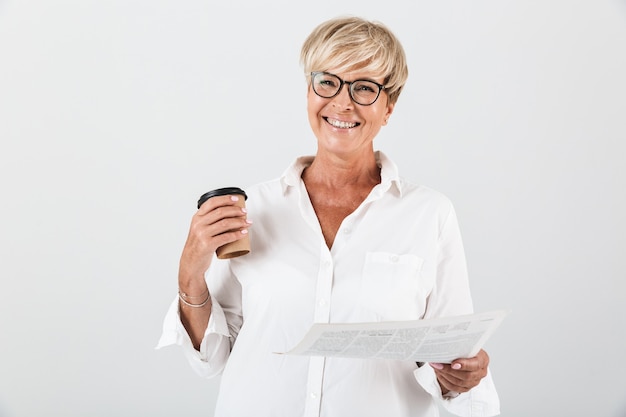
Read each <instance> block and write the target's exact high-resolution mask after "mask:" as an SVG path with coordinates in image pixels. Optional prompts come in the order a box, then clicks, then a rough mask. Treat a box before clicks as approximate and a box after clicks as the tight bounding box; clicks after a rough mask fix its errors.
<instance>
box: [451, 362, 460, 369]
mask: <svg viewBox="0 0 626 417" xmlns="http://www.w3.org/2000/svg"><path fill="white" fill-rule="evenodd" d="M452 369H461V364H460V363H453V364H452Z"/></svg>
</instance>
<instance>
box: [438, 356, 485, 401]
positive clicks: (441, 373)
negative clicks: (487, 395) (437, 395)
mask: <svg viewBox="0 0 626 417" xmlns="http://www.w3.org/2000/svg"><path fill="white" fill-rule="evenodd" d="M488 365H489V355H487V352H485V351H484V350H482V349H481V350H480V352H478V354H477V355H476V356H474V357H473V358H467V359H455V360H454V361H453V362H452V363H451V364H443V363H430V366H432V367H433V369H434V370H435V374H436V375H437V380H438V381H439V385H440V386H441V393H442V394H446V393H448V392H449V391H456V392H459V393H462V392H467V391H469V390H470V389H472V388H474V387H475V386H476V385H478V384H479V383H480V380H481V379H483V378H484V377H485V376H486V375H487V367H488Z"/></svg>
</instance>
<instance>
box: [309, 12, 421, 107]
mask: <svg viewBox="0 0 626 417" xmlns="http://www.w3.org/2000/svg"><path fill="white" fill-rule="evenodd" d="M300 63H301V65H302V66H303V68H304V72H305V75H306V76H307V80H308V82H310V81H311V80H310V75H311V72H312V71H327V70H329V69H331V68H332V69H333V70H335V71H337V72H348V71H355V70H363V71H370V72H372V73H373V74H374V75H375V76H377V77H378V76H380V77H381V78H383V79H384V82H383V83H384V85H385V91H386V92H387V95H388V97H389V102H390V103H392V104H394V103H395V102H396V101H397V100H398V97H399V96H400V92H401V91H402V87H403V86H404V84H405V83H406V80H407V77H408V75H409V71H408V67H407V63H406V56H405V54H404V48H403V47H402V44H401V43H400V41H399V40H398V39H397V38H396V36H395V35H394V34H393V33H392V32H391V31H390V30H389V29H388V28H387V27H386V26H384V25H383V24H382V23H380V22H374V21H369V20H365V19H362V18H359V17H351V16H348V17H337V18H334V19H331V20H328V21H326V22H323V23H321V24H320V25H319V26H317V27H316V28H315V29H314V30H313V32H311V34H310V35H309V36H308V38H307V39H306V40H305V41H304V44H303V45H302V50H301V52H300Z"/></svg>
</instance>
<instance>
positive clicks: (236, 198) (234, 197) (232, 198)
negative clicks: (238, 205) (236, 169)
mask: <svg viewBox="0 0 626 417" xmlns="http://www.w3.org/2000/svg"><path fill="white" fill-rule="evenodd" d="M230 199H231V200H232V201H239V197H237V196H236V195H231V196H230Z"/></svg>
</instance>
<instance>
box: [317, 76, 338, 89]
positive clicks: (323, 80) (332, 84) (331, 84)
mask: <svg viewBox="0 0 626 417" xmlns="http://www.w3.org/2000/svg"><path fill="white" fill-rule="evenodd" d="M318 84H319V85H320V86H322V87H327V88H337V85H338V82H337V80H336V79H334V78H329V77H320V79H319V80H318Z"/></svg>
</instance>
